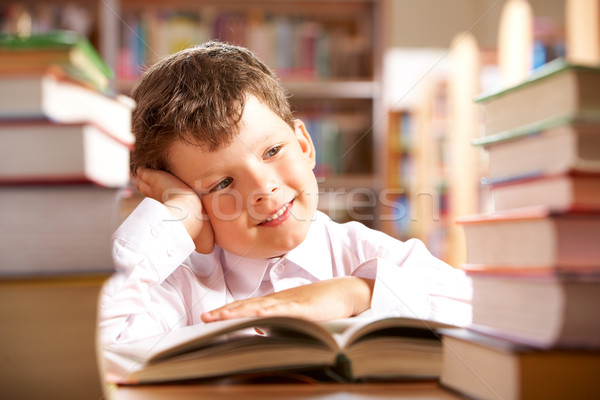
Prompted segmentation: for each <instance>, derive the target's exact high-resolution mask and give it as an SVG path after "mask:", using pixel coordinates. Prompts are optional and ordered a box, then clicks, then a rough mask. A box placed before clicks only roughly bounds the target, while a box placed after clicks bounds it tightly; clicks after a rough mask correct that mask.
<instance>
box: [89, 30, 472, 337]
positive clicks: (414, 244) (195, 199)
mask: <svg viewBox="0 0 600 400" xmlns="http://www.w3.org/2000/svg"><path fill="white" fill-rule="evenodd" d="M133 98H134V99H135V100H136V102H137V108H136V110H135V111H134V114H133V131H134V133H135V135H136V140H137V141H136V147H135V150H134V151H133V153H132V158H131V169H132V173H133V174H134V175H135V177H136V185H137V188H138V189H139V191H140V192H141V193H142V194H143V195H144V196H146V199H145V200H144V201H143V202H142V203H141V204H140V206H138V208H136V210H134V212H133V213H132V214H131V215H130V216H129V217H128V219H127V220H126V221H125V222H124V223H123V224H122V225H121V227H119V229H118V230H117V231H116V232H115V235H114V238H113V239H114V260H115V263H116V268H117V271H118V273H117V274H116V275H115V276H114V277H113V278H112V279H111V281H110V282H109V284H108V285H107V286H106V288H105V291H104V294H103V300H102V305H101V322H100V329H101V338H102V341H103V343H104V344H105V345H109V344H111V343H116V342H123V341H128V340H136V339H140V338H143V337H148V336H151V335H154V334H158V333H162V332H166V331H168V330H171V329H173V328H176V327H180V326H185V325H192V324H201V323H209V322H213V321H218V320H224V319H230V318H239V317H248V316H262V315H275V314H280V315H281V314H283V315H296V316H301V317H306V318H310V319H314V320H328V319H335V318H343V317H350V316H355V315H359V314H362V313H365V312H366V311H368V312H369V313H372V314H375V315H403V316H412V317H415V316H416V317H421V318H437V319H445V320H446V321H450V322H456V323H467V322H468V319H469V318H470V314H469V313H468V310H467V312H461V314H460V315H455V314H452V315H449V314H447V313H446V314H444V312H442V310H441V309H440V308H439V307H440V305H441V304H442V303H439V302H436V297H435V292H439V288H443V287H453V286H454V287H456V285H462V284H463V283H464V279H463V278H464V276H463V275H462V273H461V272H460V271H457V270H454V269H453V268H451V267H450V266H448V265H446V264H445V263H443V262H442V261H440V260H438V259H436V258H434V257H433V256H432V255H431V254H430V253H429V252H428V251H427V250H426V249H425V247H424V245H423V244H422V243H421V242H420V241H417V240H409V241H407V242H404V243H403V242H400V241H398V240H395V239H393V238H391V237H389V236H387V235H385V234H383V233H380V232H377V231H373V230H370V229H368V228H367V227H365V226H364V225H362V224H359V223H356V222H353V223H348V224H343V225H341V224H337V223H334V222H332V221H331V220H330V219H329V218H327V217H326V216H325V215H324V214H322V213H320V212H318V211H316V204H317V192H318V188H317V182H316V178H315V175H314V173H313V171H312V169H313V167H314V166H315V148H314V146H313V143H312V141H311V138H310V135H309V132H307V130H306V127H305V125H304V124H303V123H302V121H300V120H294V118H293V117H292V114H291V112H290V107H289V103H288V101H287V98H286V95H285V92H284V90H283V89H282V87H281V86H280V84H279V82H278V80H277V78H276V77H275V76H274V75H273V73H272V72H271V71H270V70H269V68H267V67H266V66H265V65H264V64H263V63H262V62H260V61H259V60H258V59H256V58H255V57H254V56H253V54H252V53H250V52H249V51H248V50H246V49H244V48H240V47H236V46H232V45H227V44H222V43H215V42H211V43H207V44H205V45H203V46H200V47H196V48H192V49H188V50H184V51H182V52H180V53H177V54H175V55H173V56H170V57H168V58H166V59H164V60H162V61H161V62H159V63H158V64H156V65H154V66H153V67H151V68H150V69H149V70H148V71H147V72H146V73H145V74H144V76H143V77H142V78H141V80H140V81H139V83H138V85H137V86H136V88H135V89H134V91H133ZM461 287H462V286H461ZM465 310H466V309H464V308H463V311H465Z"/></svg>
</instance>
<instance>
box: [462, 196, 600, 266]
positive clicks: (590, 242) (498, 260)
mask: <svg viewBox="0 0 600 400" xmlns="http://www.w3.org/2000/svg"><path fill="white" fill-rule="evenodd" d="M456 221H457V223H459V224H461V225H462V227H463V230H464V233H465V240H466V243H467V256H466V262H465V264H464V265H463V266H462V268H463V269H465V270H467V271H471V272H480V273H494V272H507V271H512V272H513V273H514V272H519V273H520V274H535V275H537V274H540V273H541V274H550V275H551V274H554V273H556V272H561V273H578V274H592V275H593V274H597V273H599V272H600V246H598V238H599V237H600V213H576V212H567V213H552V212H550V211H549V210H548V209H547V208H546V207H538V206H534V207H524V208H520V209H511V210H504V211H496V212H492V213H484V214H475V215H470V216H464V217H460V218H457V220H456Z"/></svg>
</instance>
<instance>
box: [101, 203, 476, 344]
mask: <svg viewBox="0 0 600 400" xmlns="http://www.w3.org/2000/svg"><path fill="white" fill-rule="evenodd" d="M194 248H195V246H194V243H193V241H192V239H191V238H190V236H189V235H188V233H187V231H186V230H185V228H184V226H183V224H181V223H180V222H179V221H176V220H174V218H173V216H172V215H171V213H170V212H169V210H168V209H167V208H166V207H165V206H164V205H162V204H161V203H159V202H157V201H155V200H152V199H145V200H144V201H143V202H142V203H141V204H140V205H139V206H138V207H137V208H136V209H135V210H134V212H133V213H132V214H131V215H130V216H129V217H128V218H127V219H126V220H125V222H123V224H122V225H121V226H120V227H119V228H118V229H117V231H116V232H115V234H114V236H113V258H114V262H115V267H116V270H117V273H116V274H115V275H114V276H113V277H112V278H111V279H110V280H109V282H108V283H107V284H106V285H105V288H104V290H103V294H102V301H101V308H100V338H101V340H102V343H103V345H105V346H106V345H110V344H112V343H117V342H123V341H129V340H137V339H142V338H145V337H149V336H153V335H156V334H159V333H163V332H167V331H169V330H171V329H173V328H176V327H181V326H186V325H192V324H201V323H203V322H202V321H201V319H200V314H201V313H203V312H205V311H210V310H213V309H215V308H218V307H221V306H223V305H225V304H227V303H229V302H232V301H234V300H240V299H245V298H249V297H256V296H263V295H266V294H269V293H273V292H277V291H280V290H284V289H288V288H291V287H296V286H299V285H302V284H306V283H311V282H316V281H320V280H325V279H330V278H333V277H339V276H350V275H351V276H357V277H362V278H368V279H375V286H374V290H373V297H372V300H371V308H370V310H368V311H367V313H371V314H374V315H377V316H388V315H389V316H392V315H393V316H407V317H417V318H424V319H435V320H440V321H443V322H449V323H454V324H457V325H462V326H464V325H467V324H468V323H470V320H471V307H470V298H471V291H470V290H471V286H470V281H469V280H468V278H466V277H465V275H464V273H463V272H462V271H460V270H457V269H454V268H452V267H450V266H449V265H447V264H445V263H444V262H442V261H441V260H439V259H437V258H435V257H434V256H432V255H431V254H430V253H429V251H428V250H427V249H426V248H425V246H424V244H423V243H422V242H421V241H419V240H416V239H411V240H408V241H406V242H401V241H399V240H396V239H394V238H392V237H391V236H388V235H386V234H384V233H382V232H379V231H375V230H372V229H369V228H367V227H366V226H364V225H362V224H360V223H358V222H349V223H345V224H339V223H336V222H333V221H331V220H330V219H329V217H327V216H326V215H325V214H323V213H321V212H317V215H316V218H315V220H314V221H313V223H312V224H311V227H310V229H309V232H308V235H307V237H306V239H305V240H304V242H302V243H301V244H300V245H299V246H298V247H296V248H295V249H293V250H291V251H290V252H289V253H287V254H286V255H284V256H283V257H280V258H275V259H251V258H244V257H240V256H236V255H234V254H231V253H228V252H226V251H224V250H223V249H221V248H220V247H218V246H215V248H214V250H213V251H212V253H210V254H200V253H197V252H195V251H194Z"/></svg>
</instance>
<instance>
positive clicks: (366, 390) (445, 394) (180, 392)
mask: <svg viewBox="0 0 600 400" xmlns="http://www.w3.org/2000/svg"><path fill="white" fill-rule="evenodd" d="M110 391H111V396H107V398H114V399H117V400H162V399H164V400H184V399H203V400H204V399H208V400H210V399H219V400H231V399H243V400H271V399H272V400H276V399H277V400H278V399H315V400H316V399H318V400H346V399H348V400H376V399H422V400H437V399H443V400H456V399H460V398H461V397H459V396H458V395H456V394H454V393H452V392H449V391H447V390H445V389H442V388H440V387H439V386H438V385H437V384H436V383H435V382H419V383H361V384H336V383H304V384H299V383H290V384H284V383H275V384H232V385H227V384H220V385H214V384H209V385H206V384H183V385H145V386H144V385H142V386H121V387H113V388H111V389H110Z"/></svg>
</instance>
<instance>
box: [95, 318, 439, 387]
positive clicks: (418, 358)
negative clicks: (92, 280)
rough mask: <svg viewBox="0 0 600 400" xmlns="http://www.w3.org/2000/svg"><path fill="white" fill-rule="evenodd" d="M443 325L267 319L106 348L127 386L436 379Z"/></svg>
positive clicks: (116, 376) (111, 372) (111, 366)
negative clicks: (288, 377) (321, 374)
mask: <svg viewBox="0 0 600 400" xmlns="http://www.w3.org/2000/svg"><path fill="white" fill-rule="evenodd" d="M440 328H451V326H449V325H446V324H442V323H439V322H431V321H423V320H418V319H410V318H400V317H395V318H385V319H366V318H349V319H342V320H335V321H330V322H324V323H315V322H310V321H307V320H304V319H299V318H293V317H264V318H249V319H239V320H229V321H222V322H215V323H211V324H206V325H193V326H187V327H184V328H180V329H176V330H173V331H171V332H168V333H166V334H163V335H159V336H155V337H151V338H148V339H144V340H140V341H135V342H129V343H120V344H116V345H111V346H109V347H107V348H106V349H105V359H106V365H107V368H108V379H109V380H110V381H112V382H116V383H120V384H141V383H156V382H166V381H180V380H186V379H198V378H208V377H221V376H233V375H238V374H244V373H254V372H261V371H265V372H274V371H296V372H298V371H303V370H317V369H323V370H325V371H327V372H328V373H330V374H335V376H336V377H338V378H339V379H340V380H348V381H354V380H363V379H369V378H374V379H436V378H438V377H439V374H440V371H441V364H442V346H441V339H440V336H439V335H438V334H437V329H440Z"/></svg>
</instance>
